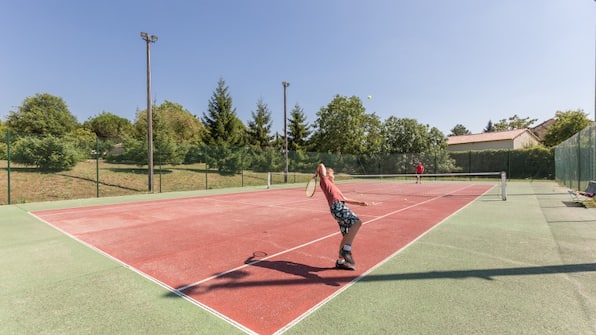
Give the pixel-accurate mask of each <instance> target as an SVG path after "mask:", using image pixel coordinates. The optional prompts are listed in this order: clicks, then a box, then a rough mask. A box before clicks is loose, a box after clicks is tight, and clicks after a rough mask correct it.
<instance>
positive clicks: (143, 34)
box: [141, 32, 149, 40]
mask: <svg viewBox="0 0 596 335" xmlns="http://www.w3.org/2000/svg"><path fill="white" fill-rule="evenodd" d="M141 38H142V39H144V40H147V39H148V38H149V35H148V34H147V33H145V32H141Z"/></svg>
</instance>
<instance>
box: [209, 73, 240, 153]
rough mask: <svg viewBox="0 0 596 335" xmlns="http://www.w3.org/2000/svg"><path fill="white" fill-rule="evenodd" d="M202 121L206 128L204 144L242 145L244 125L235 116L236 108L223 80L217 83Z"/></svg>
mask: <svg viewBox="0 0 596 335" xmlns="http://www.w3.org/2000/svg"><path fill="white" fill-rule="evenodd" d="M202 121H203V124H204V125H205V128H206V133H205V136H204V139H205V143H206V144H210V145H218V144H227V145H242V144H243V143H242V142H243V140H244V133H245V129H244V124H242V121H240V119H239V118H238V116H237V115H236V108H234V107H233V105H232V97H231V96H230V93H229V90H228V87H227V86H226V83H225V81H224V80H223V79H220V80H219V81H218V83H217V88H216V89H215V91H214V92H213V95H212V96H211V99H210V100H209V105H208V108H207V113H203V120H202Z"/></svg>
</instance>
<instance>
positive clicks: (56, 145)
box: [11, 135, 84, 171]
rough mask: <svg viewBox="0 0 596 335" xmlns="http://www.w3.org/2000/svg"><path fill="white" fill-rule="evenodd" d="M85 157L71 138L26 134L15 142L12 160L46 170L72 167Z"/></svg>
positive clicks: (60, 169)
mask: <svg viewBox="0 0 596 335" xmlns="http://www.w3.org/2000/svg"><path fill="white" fill-rule="evenodd" d="M83 158H84V157H83V156H82V155H81V151H80V150H77V148H76V147H75V145H74V143H73V142H72V141H71V140H68V139H65V138H61V137H56V136H52V135H48V136H45V137H36V136H26V137H22V138H20V139H19V140H18V141H16V142H15V144H14V149H13V153H12V155H11V160H12V161H13V162H16V163H21V164H25V165H30V166H35V167H37V168H39V169H41V170H44V171H63V170H70V169H72V168H73V167H74V166H75V165H76V164H77V163H78V162H80V161H81V160H82V159H83Z"/></svg>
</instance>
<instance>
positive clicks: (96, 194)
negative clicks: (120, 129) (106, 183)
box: [95, 135, 99, 198]
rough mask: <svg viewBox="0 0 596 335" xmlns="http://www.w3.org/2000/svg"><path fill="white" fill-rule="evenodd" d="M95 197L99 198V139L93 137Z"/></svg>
mask: <svg viewBox="0 0 596 335" xmlns="http://www.w3.org/2000/svg"><path fill="white" fill-rule="evenodd" d="M95 197H96V198H99V137H97V135H95Z"/></svg>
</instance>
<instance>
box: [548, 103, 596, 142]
mask: <svg viewBox="0 0 596 335" xmlns="http://www.w3.org/2000/svg"><path fill="white" fill-rule="evenodd" d="M590 124H592V121H590V120H589V119H588V114H586V113H584V111H583V110H581V109H578V110H568V111H566V112H561V111H557V112H556V114H555V122H554V123H553V124H552V126H550V127H549V128H548V130H547V131H546V134H545V135H544V145H545V146H547V147H554V146H556V145H558V144H559V143H561V142H563V141H565V140H566V139H568V138H570V137H571V136H573V135H575V134H577V133H578V132H579V131H580V130H582V129H584V128H586V127H587V126H589V125H590Z"/></svg>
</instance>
